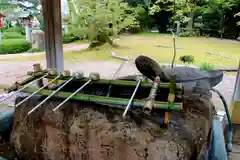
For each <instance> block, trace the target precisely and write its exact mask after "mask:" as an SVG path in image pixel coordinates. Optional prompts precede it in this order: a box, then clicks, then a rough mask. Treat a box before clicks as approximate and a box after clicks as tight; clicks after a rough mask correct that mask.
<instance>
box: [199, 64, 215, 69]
mask: <svg viewBox="0 0 240 160" xmlns="http://www.w3.org/2000/svg"><path fill="white" fill-rule="evenodd" d="M213 69H214V66H213V65H212V64H211V63H207V62H204V63H202V64H201V65H200V70H202V71H209V70H213Z"/></svg>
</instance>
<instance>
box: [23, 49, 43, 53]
mask: <svg viewBox="0 0 240 160" xmlns="http://www.w3.org/2000/svg"><path fill="white" fill-rule="evenodd" d="M44 51H45V49H44V48H31V49H29V50H28V51H27V52H28V53H36V52H44Z"/></svg>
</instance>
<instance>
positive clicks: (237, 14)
mask: <svg viewBox="0 0 240 160" xmlns="http://www.w3.org/2000/svg"><path fill="white" fill-rule="evenodd" d="M234 17H240V12H238V13H236V14H235V15H234ZM237 26H240V21H238V22H237Z"/></svg>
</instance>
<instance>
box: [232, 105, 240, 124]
mask: <svg viewBox="0 0 240 160" xmlns="http://www.w3.org/2000/svg"><path fill="white" fill-rule="evenodd" d="M230 114H231V120H232V123H233V124H240V101H233V102H232V104H231V106H230Z"/></svg>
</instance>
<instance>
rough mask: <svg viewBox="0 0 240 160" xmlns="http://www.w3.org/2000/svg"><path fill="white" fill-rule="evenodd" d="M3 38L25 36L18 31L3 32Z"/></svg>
mask: <svg viewBox="0 0 240 160" xmlns="http://www.w3.org/2000/svg"><path fill="white" fill-rule="evenodd" d="M2 38H3V39H24V38H25V36H24V35H22V34H21V33H18V32H3V33H2Z"/></svg>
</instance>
